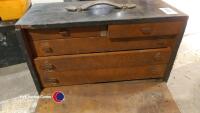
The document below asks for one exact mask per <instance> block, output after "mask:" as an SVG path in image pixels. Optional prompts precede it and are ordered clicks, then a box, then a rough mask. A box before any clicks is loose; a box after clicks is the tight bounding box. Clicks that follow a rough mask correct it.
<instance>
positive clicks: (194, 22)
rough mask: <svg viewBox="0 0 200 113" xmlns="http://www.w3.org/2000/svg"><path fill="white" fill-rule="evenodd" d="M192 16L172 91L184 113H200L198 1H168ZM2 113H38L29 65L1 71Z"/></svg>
mask: <svg viewBox="0 0 200 113" xmlns="http://www.w3.org/2000/svg"><path fill="white" fill-rule="evenodd" d="M165 1H167V2H168V3H170V4H172V5H175V6H176V7H178V8H179V9H181V10H183V11H184V12H186V13H188V14H189V16H190V20H189V23H188V26H187V30H186V33H185V35H184V38H183V41H182V43H181V46H180V48H179V51H178V55H177V58H176V61H175V65H174V67H173V69H172V72H171V76H170V79H169V81H168V83H167V84H168V87H169V89H170V92H171V93H172V95H173V98H174V99H175V101H176V103H177V104H178V107H179V108H180V111H181V113H200V96H199V94H200V43H199V42H200V38H199V37H200V30H199V29H198V27H199V26H198V25H199V24H198V23H200V21H198V20H199V19H200V17H198V15H197V14H198V13H199V12H198V11H200V7H199V6H198V1H195V0H190V1H183V0H176V1H175V0H165ZM0 87H1V90H0V113H31V112H34V109H35V106H36V103H37V99H26V98H24V97H20V96H22V95H26V96H27V95H37V92H36V89H35V87H34V84H33V81H32V79H31V76H30V73H29V70H28V69H27V66H26V64H19V65H16V66H11V67H7V68H2V69H0Z"/></svg>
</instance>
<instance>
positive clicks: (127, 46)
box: [33, 37, 175, 57]
mask: <svg viewBox="0 0 200 113" xmlns="http://www.w3.org/2000/svg"><path fill="white" fill-rule="evenodd" d="M174 42H175V39H174V38H173V37H146V38H144V39H138V40H137V39H133V40H132V39H115V40H114V39H110V38H107V37H88V38H69V39H55V40H40V41H33V45H34V47H33V48H34V49H33V50H35V54H36V56H39V57H40V56H53V55H68V54H83V53H95V52H111V51H124V50H134V49H153V48H163V47H172V46H173V45H174Z"/></svg>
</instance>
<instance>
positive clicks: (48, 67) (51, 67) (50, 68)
mask: <svg viewBox="0 0 200 113" xmlns="http://www.w3.org/2000/svg"><path fill="white" fill-rule="evenodd" d="M55 69H56V67H55V66H54V65H53V64H49V63H45V64H44V65H43V70H45V71H48V72H51V71H53V70H55Z"/></svg>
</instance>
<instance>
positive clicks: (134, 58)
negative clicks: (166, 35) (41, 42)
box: [35, 48, 171, 86]
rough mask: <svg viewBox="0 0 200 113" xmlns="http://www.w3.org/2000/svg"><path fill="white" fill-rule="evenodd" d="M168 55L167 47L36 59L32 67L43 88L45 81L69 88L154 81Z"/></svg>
mask: <svg viewBox="0 0 200 113" xmlns="http://www.w3.org/2000/svg"><path fill="white" fill-rule="evenodd" d="M170 53H171V52H170V48H162V49H148V50H136V51H121V52H108V53H93V54H80V55H65V56H52V57H38V58H37V59H35V65H36V68H37V71H38V73H39V75H40V77H41V80H42V82H43V85H44V86H46V82H47V83H48V82H50V83H51V82H53V83H55V82H56V83H57V84H58V85H71V84H82V83H95V82H107V81H113V80H114V81H115V80H127V79H128V78H130V79H143V78H158V77H161V76H163V73H164V70H165V66H166V64H167V63H168V61H169V57H170ZM158 65H161V66H158ZM132 70H133V71H132ZM148 73H150V74H148ZM59 77H61V78H62V77H63V78H67V79H64V81H60V79H61V78H60V79H59V80H57V79H58V78H59ZM115 77H116V78H115ZM48 79H50V80H48ZM75 79H76V80H75Z"/></svg>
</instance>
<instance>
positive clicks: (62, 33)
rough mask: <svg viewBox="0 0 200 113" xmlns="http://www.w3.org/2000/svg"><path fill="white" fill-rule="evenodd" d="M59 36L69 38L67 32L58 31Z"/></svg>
mask: <svg viewBox="0 0 200 113" xmlns="http://www.w3.org/2000/svg"><path fill="white" fill-rule="evenodd" d="M59 34H61V35H62V36H64V37H66V36H69V31H60V32H59Z"/></svg>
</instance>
